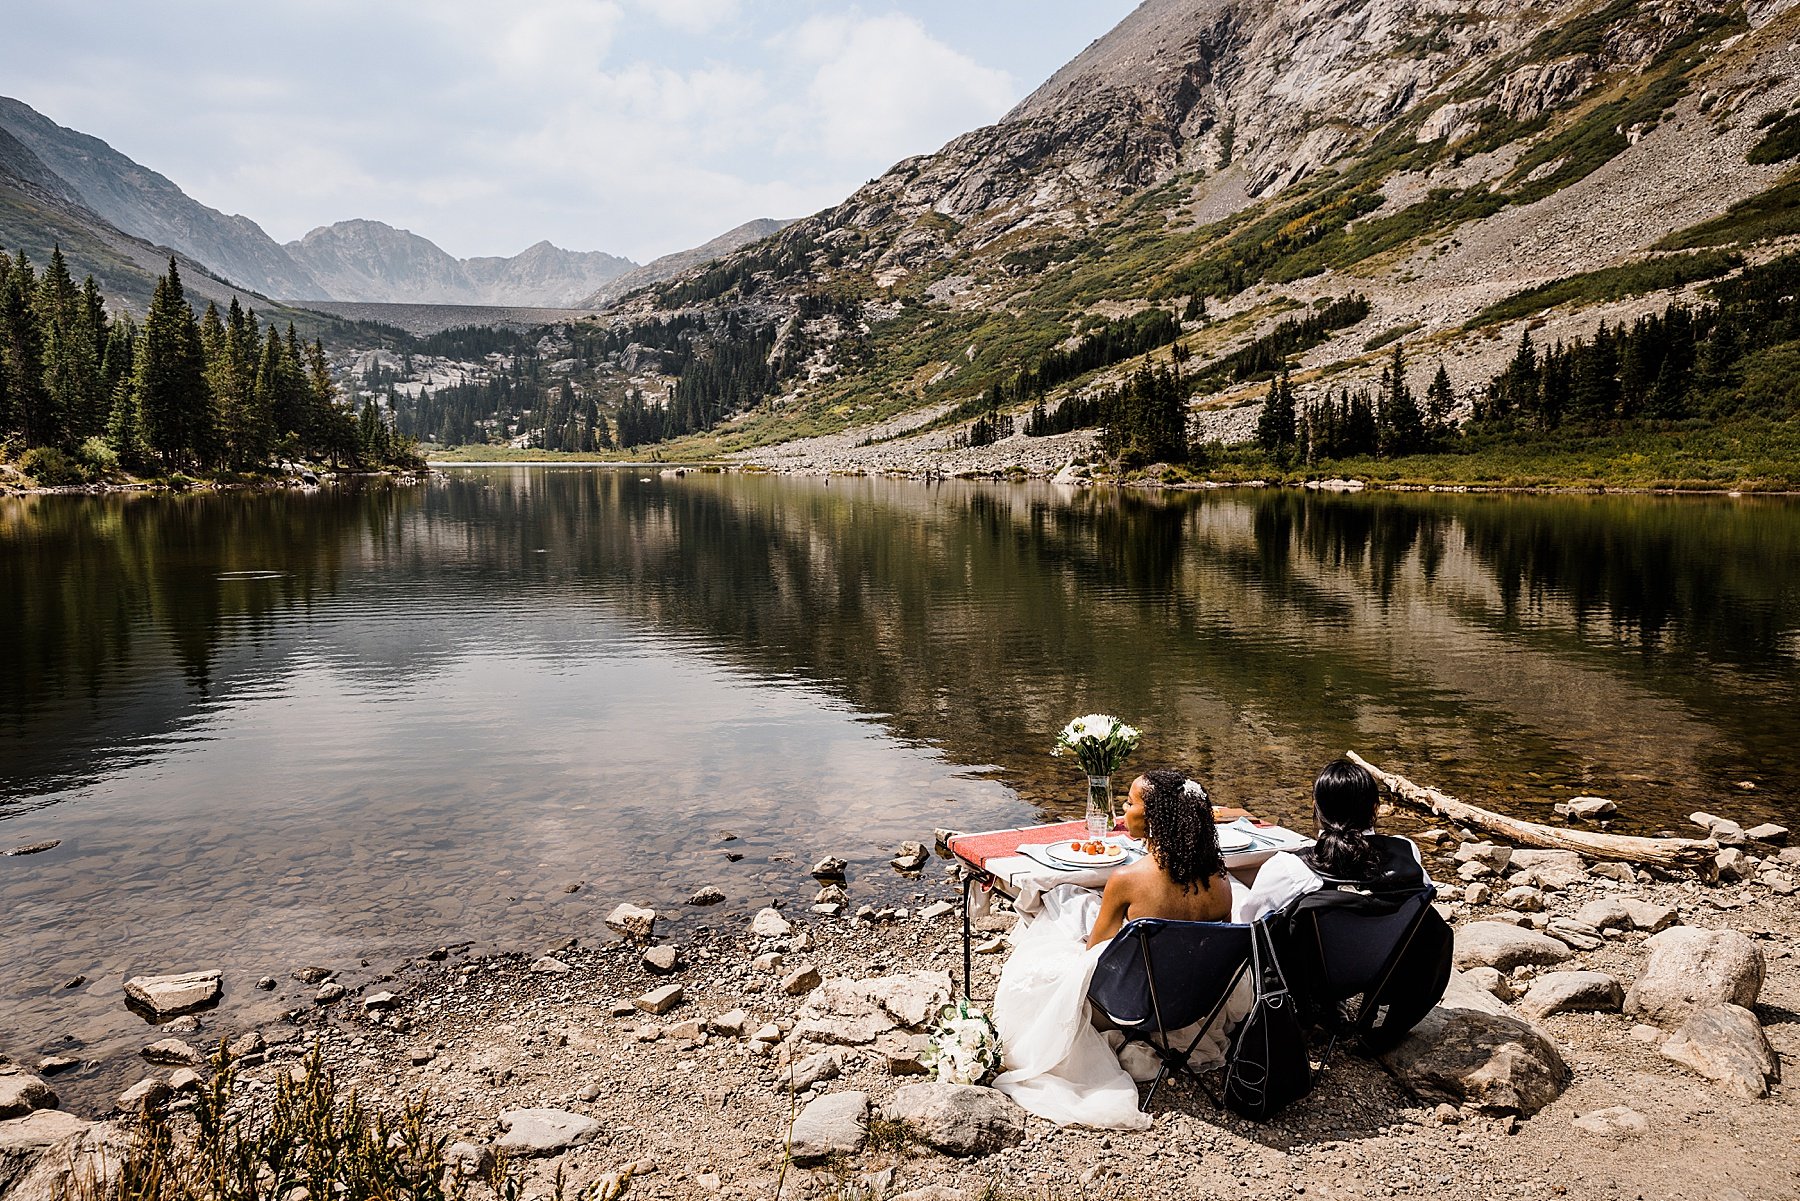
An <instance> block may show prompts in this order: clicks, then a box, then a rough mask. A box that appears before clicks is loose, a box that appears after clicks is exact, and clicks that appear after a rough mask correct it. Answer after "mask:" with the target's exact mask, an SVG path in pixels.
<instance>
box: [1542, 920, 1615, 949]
mask: <svg viewBox="0 0 1800 1201" xmlns="http://www.w3.org/2000/svg"><path fill="white" fill-rule="evenodd" d="M1544 932H1545V933H1546V934H1548V935H1550V937H1552V938H1556V939H1560V940H1561V941H1563V942H1566V943H1568V944H1569V945H1570V946H1571V947H1574V948H1575V949H1576V950H1577V951H1593V950H1596V949H1598V948H1599V946H1600V944H1601V943H1602V942H1603V941H1605V940H1604V939H1602V938H1601V937H1600V931H1598V930H1596V929H1594V928H1593V927H1592V926H1589V925H1586V924H1585V923H1582V922H1577V921H1573V920H1571V919H1569V918H1566V917H1553V918H1551V919H1550V921H1549V922H1548V923H1547V924H1546V925H1545V927H1544Z"/></svg>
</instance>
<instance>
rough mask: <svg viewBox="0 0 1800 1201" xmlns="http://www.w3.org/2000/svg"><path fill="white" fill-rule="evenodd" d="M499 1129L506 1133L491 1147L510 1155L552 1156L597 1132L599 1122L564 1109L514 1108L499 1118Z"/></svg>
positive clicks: (588, 1139) (588, 1138)
mask: <svg viewBox="0 0 1800 1201" xmlns="http://www.w3.org/2000/svg"><path fill="white" fill-rule="evenodd" d="M500 1126H501V1128H502V1129H503V1130H505V1131H506V1133H505V1134H504V1135H502V1136H501V1137H500V1139H499V1141H498V1142H496V1143H495V1146H496V1147H498V1148H499V1149H500V1150H502V1151H505V1152H507V1153H508V1154H510V1155H525V1156H541V1155H555V1154H556V1153H557V1152H559V1151H566V1150H568V1149H569V1148H570V1147H576V1146H580V1145H581V1144H583V1143H587V1142H591V1141H592V1140H593V1138H594V1136H595V1135H597V1134H599V1133H600V1123H599V1122H597V1121H595V1120H594V1119H593V1118H590V1117H586V1116H584V1115H582V1114H578V1113H570V1112H569V1111H568V1110H566V1109H515V1110H513V1111H511V1112H510V1113H503V1114H501V1115H500Z"/></svg>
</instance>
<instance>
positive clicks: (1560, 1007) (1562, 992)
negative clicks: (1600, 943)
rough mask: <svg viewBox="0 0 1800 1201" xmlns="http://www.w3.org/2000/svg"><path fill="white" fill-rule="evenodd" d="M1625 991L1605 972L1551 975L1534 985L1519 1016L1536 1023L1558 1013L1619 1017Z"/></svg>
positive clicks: (1551, 973) (1556, 973) (1549, 973)
mask: <svg viewBox="0 0 1800 1201" xmlns="http://www.w3.org/2000/svg"><path fill="white" fill-rule="evenodd" d="M1624 1003H1625V990H1624V988H1622V987H1621V986H1620V984H1619V982H1618V981H1617V980H1615V979H1613V978H1612V977H1611V976H1609V975H1607V974H1606V973H1605V972H1547V973H1545V974H1544V975H1542V976H1539V977H1538V978H1537V979H1536V980H1534V981H1532V983H1531V987H1530V988H1529V989H1528V990H1526V993H1525V998H1524V999H1523V1000H1522V1001H1520V1002H1519V1012H1520V1013H1522V1014H1524V1015H1525V1016H1526V1017H1528V1018H1531V1019H1533V1020H1534V1021H1542V1020H1543V1019H1544V1018H1547V1017H1549V1016H1550V1015H1551V1014H1555V1013H1578V1012H1579V1013H1617V1012H1618V1011H1619V1008H1620V1006H1621V1005H1623V1004H1624Z"/></svg>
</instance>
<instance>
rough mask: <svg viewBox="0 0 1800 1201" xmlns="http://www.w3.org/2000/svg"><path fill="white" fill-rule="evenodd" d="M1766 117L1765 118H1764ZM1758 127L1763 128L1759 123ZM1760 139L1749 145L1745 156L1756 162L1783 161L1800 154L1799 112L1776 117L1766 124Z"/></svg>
mask: <svg viewBox="0 0 1800 1201" xmlns="http://www.w3.org/2000/svg"><path fill="white" fill-rule="evenodd" d="M1765 119H1766V118H1765ZM1758 128H1765V127H1764V126H1762V125H1761V124H1760V123H1759V124H1758ZM1766 128H1767V129H1768V131H1769V132H1768V133H1766V134H1764V135H1763V139H1762V141H1760V142H1758V143H1757V144H1756V145H1754V146H1752V147H1750V152H1749V154H1747V155H1746V156H1745V157H1746V158H1748V159H1749V160H1750V161H1751V162H1753V163H1757V164H1765V163H1785V162H1786V161H1787V160H1788V159H1791V158H1793V157H1794V156H1795V155H1800V112H1796V113H1789V114H1788V115H1787V116H1785V117H1778V118H1777V119H1776V120H1774V121H1770V122H1769V124H1768V125H1767V126H1766Z"/></svg>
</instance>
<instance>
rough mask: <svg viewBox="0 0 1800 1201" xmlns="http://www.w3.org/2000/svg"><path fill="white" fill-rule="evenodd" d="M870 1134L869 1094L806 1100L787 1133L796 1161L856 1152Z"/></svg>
mask: <svg viewBox="0 0 1800 1201" xmlns="http://www.w3.org/2000/svg"><path fill="white" fill-rule="evenodd" d="M868 1137H869V1094H868V1093H827V1094H826V1095H825V1096H823V1097H817V1098H815V1099H814V1100H812V1101H810V1102H808V1103H807V1106H806V1108H805V1109H802V1110H801V1111H800V1116H799V1117H797V1118H795V1119H794V1128H793V1129H792V1130H791V1131H789V1133H788V1153H789V1154H790V1155H792V1156H793V1157H794V1162H796V1163H812V1162H815V1161H817V1160H821V1159H824V1158H825V1157H826V1156H827V1155H831V1154H833V1153H839V1154H844V1155H855V1154H856V1153H857V1152H858V1151H861V1150H862V1149H863V1143H864V1142H865V1141H867V1139H868Z"/></svg>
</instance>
